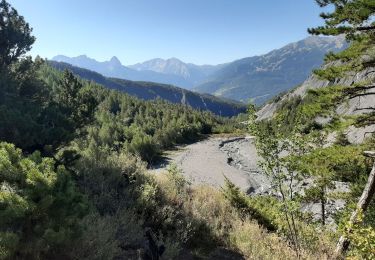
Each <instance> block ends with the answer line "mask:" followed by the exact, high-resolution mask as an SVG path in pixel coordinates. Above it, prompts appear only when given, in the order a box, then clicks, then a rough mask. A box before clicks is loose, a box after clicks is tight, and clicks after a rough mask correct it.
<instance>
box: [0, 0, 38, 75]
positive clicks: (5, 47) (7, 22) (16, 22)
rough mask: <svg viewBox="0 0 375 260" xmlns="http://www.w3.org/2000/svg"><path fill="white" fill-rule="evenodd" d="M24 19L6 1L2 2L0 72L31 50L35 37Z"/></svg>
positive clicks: (2, 0) (0, 10)
mask: <svg viewBox="0 0 375 260" xmlns="http://www.w3.org/2000/svg"><path fill="white" fill-rule="evenodd" d="M31 31H32V29H31V28H30V26H29V24H28V23H26V22H25V20H24V18H23V17H22V16H20V15H19V14H18V12H17V11H16V10H15V9H14V8H13V7H11V6H10V5H9V4H8V3H7V2H6V1H5V0H1V2H0V70H3V69H5V68H7V66H9V65H10V64H12V63H13V62H16V61H17V60H18V59H19V58H20V57H21V56H22V55H24V54H25V53H26V52H28V51H29V50H30V49H31V45H32V44H33V43H34V41H35V37H34V36H32V35H31Z"/></svg>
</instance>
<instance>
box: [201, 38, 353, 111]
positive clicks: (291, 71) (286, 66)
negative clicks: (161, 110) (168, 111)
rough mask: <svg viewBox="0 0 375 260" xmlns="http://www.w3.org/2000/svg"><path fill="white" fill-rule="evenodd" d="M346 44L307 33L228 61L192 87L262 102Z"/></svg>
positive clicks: (296, 80) (295, 82) (300, 78)
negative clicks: (276, 47) (287, 41)
mask: <svg viewBox="0 0 375 260" xmlns="http://www.w3.org/2000/svg"><path fill="white" fill-rule="evenodd" d="M346 46H347V43H346V41H345V38H344V37H316V36H311V37H308V38H306V39H304V40H302V41H298V42H295V43H291V44H288V45H286V46H284V47H282V48H280V49H277V50H273V51H271V52H269V53H267V54H265V55H261V56H254V57H249V58H244V59H240V60H237V61H234V62H231V63H229V64H227V65H226V66H225V67H223V68H221V69H219V70H217V71H216V72H214V73H213V74H212V75H211V76H210V77H209V78H208V79H207V80H206V82H205V83H203V84H200V85H199V86H197V87H195V88H194V90H196V91H198V92H202V93H210V94H213V95H215V96H219V97H226V98H231V99H234V100H240V101H244V102H249V101H251V102H252V103H255V104H263V103H264V102H266V101H267V100H269V99H271V98H272V97H274V96H276V95H277V94H279V93H280V92H283V91H287V90H289V89H291V88H293V87H295V86H297V85H299V84H301V83H302V82H303V81H304V80H305V79H306V78H307V77H308V76H309V74H310V73H311V71H312V70H313V69H316V68H319V67H320V66H321V65H322V64H323V62H324V56H325V54H327V53H328V52H338V51H340V50H342V49H344V48H346Z"/></svg>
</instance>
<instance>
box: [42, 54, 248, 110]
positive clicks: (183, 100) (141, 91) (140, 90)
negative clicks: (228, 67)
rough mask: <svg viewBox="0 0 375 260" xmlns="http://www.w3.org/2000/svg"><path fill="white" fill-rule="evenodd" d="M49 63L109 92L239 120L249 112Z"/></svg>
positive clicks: (239, 106) (205, 97) (161, 86)
mask: <svg viewBox="0 0 375 260" xmlns="http://www.w3.org/2000/svg"><path fill="white" fill-rule="evenodd" d="M48 63H49V64H50V65H51V66H52V67H54V68H56V69H58V70H62V71H63V70H70V71H72V72H73V73H74V74H75V75H78V76H80V77H82V78H84V79H87V80H92V81H94V82H96V83H99V84H101V85H103V86H105V87H107V88H110V89H117V90H120V91H122V92H125V93H127V94H129V95H132V96H135V97H138V98H141V99H144V100H152V99H158V98H160V99H163V100H167V101H169V102H172V103H177V104H183V105H187V106H190V107H192V108H195V109H199V110H208V111H211V112H213V113H214V114H216V115H220V116H236V115H238V114H239V113H244V112H246V105H245V104H243V103H240V102H237V101H232V100H226V99H221V98H217V97H215V96H211V95H208V94H198V93H195V92H192V91H189V90H185V89H181V88H178V87H175V86H172V85H164V84H160V83H153V82H141V81H130V80H124V79H118V78H106V77H104V76H102V75H100V74H98V73H96V72H93V71H90V70H86V69H83V68H79V67H75V66H72V65H70V64H68V63H61V62H55V61H49V62H48Z"/></svg>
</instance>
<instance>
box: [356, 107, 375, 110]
mask: <svg viewBox="0 0 375 260" xmlns="http://www.w3.org/2000/svg"><path fill="white" fill-rule="evenodd" d="M362 110H375V107H359V108H356V109H354V111H362Z"/></svg>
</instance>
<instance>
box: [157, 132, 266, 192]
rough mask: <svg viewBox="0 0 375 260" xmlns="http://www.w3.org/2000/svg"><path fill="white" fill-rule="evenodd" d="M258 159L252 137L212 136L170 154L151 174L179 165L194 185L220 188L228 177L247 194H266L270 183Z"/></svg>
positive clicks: (167, 154)
mask: <svg viewBox="0 0 375 260" xmlns="http://www.w3.org/2000/svg"><path fill="white" fill-rule="evenodd" d="M257 161H258V156H257V153H256V150H255V146H254V144H253V141H252V139H251V138H250V137H222V136H211V137H209V138H207V139H205V140H203V141H200V142H197V143H193V144H189V145H186V146H181V147H179V148H178V149H177V150H175V151H169V152H166V153H165V155H164V159H163V161H162V162H160V163H159V164H157V165H154V166H153V167H152V169H151V170H150V171H151V172H153V173H160V172H162V171H164V170H166V169H167V168H168V167H169V166H170V165H173V164H174V165H176V166H177V167H178V168H179V169H180V170H181V172H182V174H183V175H184V176H185V177H186V179H187V180H189V181H190V182H191V183H192V184H195V185H196V184H208V185H210V186H214V187H217V188H220V187H221V186H223V185H224V180H225V177H227V178H228V179H229V180H230V181H231V182H233V183H234V184H236V185H237V186H238V187H240V188H241V190H243V191H245V192H247V193H265V192H267V190H269V188H270V182H269V180H268V179H267V177H266V176H265V175H263V174H262V173H261V172H260V171H259V170H258V166H257Z"/></svg>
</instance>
